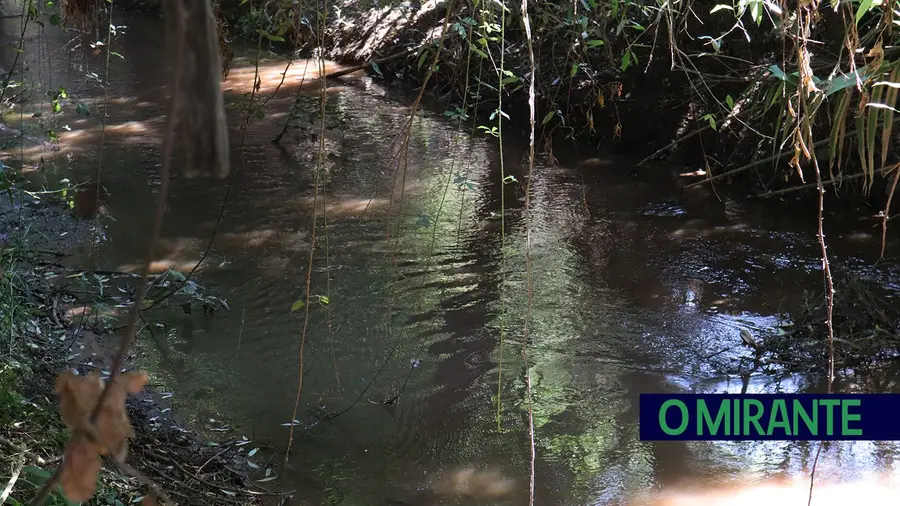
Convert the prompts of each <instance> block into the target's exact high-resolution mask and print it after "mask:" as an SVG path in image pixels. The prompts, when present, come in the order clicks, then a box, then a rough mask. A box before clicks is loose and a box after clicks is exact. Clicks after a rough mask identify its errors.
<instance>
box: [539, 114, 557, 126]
mask: <svg viewBox="0 0 900 506" xmlns="http://www.w3.org/2000/svg"><path fill="white" fill-rule="evenodd" d="M555 114H556V111H550V112H548V113H547V114H545V115H544V119H543V120H542V121H541V125H546V124H547V122H548V121H550V120H551V119H553V116H554V115H555Z"/></svg>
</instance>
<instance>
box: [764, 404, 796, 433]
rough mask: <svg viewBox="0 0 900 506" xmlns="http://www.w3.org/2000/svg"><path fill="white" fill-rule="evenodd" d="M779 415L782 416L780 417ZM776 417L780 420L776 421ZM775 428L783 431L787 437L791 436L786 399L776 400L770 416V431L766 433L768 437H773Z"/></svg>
mask: <svg viewBox="0 0 900 506" xmlns="http://www.w3.org/2000/svg"><path fill="white" fill-rule="evenodd" d="M779 414H780V415H781V416H779ZM776 417H778V418H779V420H776V419H775V418H776ZM775 427H780V428H781V429H783V430H784V435H785V436H790V435H791V424H790V423H788V416H787V406H785V404H784V399H776V400H775V402H774V403H773V405H772V414H771V415H769V429H768V430H767V431H766V435H768V436H771V435H772V431H773V430H775Z"/></svg>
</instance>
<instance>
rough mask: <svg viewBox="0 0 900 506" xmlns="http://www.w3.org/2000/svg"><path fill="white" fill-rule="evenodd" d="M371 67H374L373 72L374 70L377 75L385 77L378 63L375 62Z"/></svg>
mask: <svg viewBox="0 0 900 506" xmlns="http://www.w3.org/2000/svg"><path fill="white" fill-rule="evenodd" d="M370 65H371V66H372V70H374V71H375V73H376V74H378V75H380V76H381V77H384V74H383V73H382V72H381V67H379V66H378V62H377V61H374V60H373V61H372V63H370Z"/></svg>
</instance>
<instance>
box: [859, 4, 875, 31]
mask: <svg viewBox="0 0 900 506" xmlns="http://www.w3.org/2000/svg"><path fill="white" fill-rule="evenodd" d="M873 2H874V0H862V1H861V2H859V9H857V10H856V24H857V25H858V24H859V20H860V19H862V17H863V16H865V15H866V13H867V12H869V11H870V10H871V9H872V3H873Z"/></svg>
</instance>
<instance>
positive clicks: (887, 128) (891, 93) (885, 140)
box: [875, 65, 900, 166]
mask: <svg viewBox="0 0 900 506" xmlns="http://www.w3.org/2000/svg"><path fill="white" fill-rule="evenodd" d="M898 78H900V65H894V70H893V71H891V76H890V80H891V81H892V82H891V83H890V89H888V90H887V93H886V94H885V95H884V104H885V105H886V106H888V108H887V109H885V111H884V125H883V126H882V127H881V165H882V166H884V164H885V163H886V162H887V154H888V150H889V149H890V145H891V131H892V130H893V126H894V112H895V111H896V109H895V107H897V95H898V93H900V86H895V85H897V80H898ZM875 84H876V85H877V84H878V83H875Z"/></svg>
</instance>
